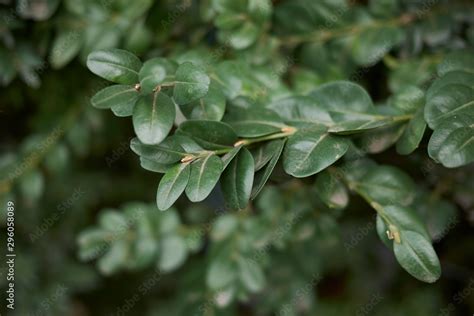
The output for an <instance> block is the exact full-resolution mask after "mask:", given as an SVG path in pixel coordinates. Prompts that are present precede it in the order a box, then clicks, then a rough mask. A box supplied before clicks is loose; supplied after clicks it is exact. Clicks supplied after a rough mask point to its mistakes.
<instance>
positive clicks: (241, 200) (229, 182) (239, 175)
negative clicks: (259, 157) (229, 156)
mask: <svg viewBox="0 0 474 316" xmlns="http://www.w3.org/2000/svg"><path fill="white" fill-rule="evenodd" d="M254 171H255V166H254V161H253V157H252V154H251V153H250V152H249V151H248V150H247V149H246V148H242V149H240V151H239V153H238V154H237V156H236V157H235V158H234V159H233V160H232V161H231V162H230V164H229V166H228V168H226V169H225V171H224V172H223V174H222V178H221V185H222V191H223V193H224V198H225V200H226V202H227V205H228V206H229V207H230V208H232V209H244V208H245V207H246V206H247V203H248V201H249V199H250V194H251V192H252V184H253V178H254Z"/></svg>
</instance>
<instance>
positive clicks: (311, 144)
mask: <svg viewBox="0 0 474 316" xmlns="http://www.w3.org/2000/svg"><path fill="white" fill-rule="evenodd" d="M348 148H349V141H348V140H347V139H345V138H342V137H340V136H336V135H331V134H329V133H328V132H327V131H326V130H325V129H308V130H300V131H297V132H296V133H295V134H293V135H292V136H291V137H290V138H289V139H288V143H287V144H286V147H285V151H284V155H283V167H284V169H285V171H286V173H288V174H290V175H292V176H294V177H297V178H303V177H308V176H311V175H313V174H315V173H318V172H320V171H321V170H323V169H325V168H327V167H329V166H330V165H332V164H333V163H334V162H335V161H337V160H338V159H339V158H341V157H342V156H343V155H344V154H345V153H346V151H347V149H348Z"/></svg>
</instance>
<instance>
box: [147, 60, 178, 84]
mask: <svg viewBox="0 0 474 316" xmlns="http://www.w3.org/2000/svg"><path fill="white" fill-rule="evenodd" d="M176 68H177V65H176V64H175V63H173V62H171V61H169V60H167V59H165V58H161V57H156V58H152V59H150V60H147V61H146V62H145V63H144V64H143V66H142V68H141V69H140V72H139V74H138V77H139V79H140V89H141V91H142V92H144V93H150V92H152V91H153V90H154V89H155V88H156V87H157V86H158V85H159V84H161V83H163V82H168V81H172V79H174V74H175V72H176Z"/></svg>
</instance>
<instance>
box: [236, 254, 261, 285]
mask: <svg viewBox="0 0 474 316" xmlns="http://www.w3.org/2000/svg"><path fill="white" fill-rule="evenodd" d="M238 264H239V278H240V281H241V282H242V284H243V285H244V286H245V287H246V288H247V290H249V291H250V292H258V291H261V290H262V289H263V288H264V286H265V274H264V273H263V270H262V267H261V266H260V265H259V264H258V263H257V262H255V261H253V260H248V259H244V258H241V259H240V260H239V262H238Z"/></svg>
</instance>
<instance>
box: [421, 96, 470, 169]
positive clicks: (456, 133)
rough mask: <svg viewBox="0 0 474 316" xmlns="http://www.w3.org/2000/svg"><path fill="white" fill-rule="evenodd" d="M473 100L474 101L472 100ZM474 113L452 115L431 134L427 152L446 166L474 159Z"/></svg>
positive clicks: (454, 166) (459, 164) (453, 165)
mask: <svg viewBox="0 0 474 316" xmlns="http://www.w3.org/2000/svg"><path fill="white" fill-rule="evenodd" d="M473 102H474V101H473ZM473 127H474V115H468V114H464V115H453V116H452V117H450V118H448V119H446V120H445V121H444V122H442V123H441V124H440V125H439V126H437V127H436V129H435V131H434V132H433V134H432V135H431V138H430V141H429V143H428V153H429V155H430V157H431V158H433V159H435V160H436V161H439V162H441V163H442V164H443V166H445V167H447V168H456V167H460V166H463V165H467V164H468V163H471V162H472V161H474V128H473Z"/></svg>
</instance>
